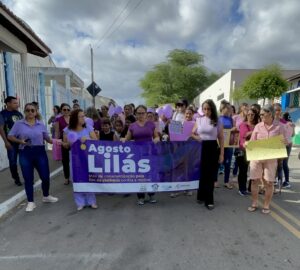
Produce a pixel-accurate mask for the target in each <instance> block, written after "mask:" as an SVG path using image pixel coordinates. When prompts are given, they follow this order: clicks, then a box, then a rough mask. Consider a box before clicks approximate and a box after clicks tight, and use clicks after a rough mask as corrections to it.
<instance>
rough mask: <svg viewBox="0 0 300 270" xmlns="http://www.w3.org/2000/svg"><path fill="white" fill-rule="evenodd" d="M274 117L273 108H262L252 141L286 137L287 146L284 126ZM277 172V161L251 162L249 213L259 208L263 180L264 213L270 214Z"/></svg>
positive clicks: (268, 106) (269, 106)
mask: <svg viewBox="0 0 300 270" xmlns="http://www.w3.org/2000/svg"><path fill="white" fill-rule="evenodd" d="M274 116H275V111H274V108H273V106H271V105H265V106H264V107H263V108H262V110H261V112H260V117H261V122H260V123H258V124H257V125H256V126H255V128H254V130H253V132H252V135H251V139H250V140H251V141H253V140H262V139H268V138H271V137H274V136H278V135H282V136H284V140H283V142H284V143H285V144H287V139H286V135H285V129H284V125H282V124H281V123H279V122H278V121H274ZM246 147H247V146H246ZM276 170H277V159H269V160H254V161H250V179H251V182H252V183H251V194H252V205H251V206H250V207H249V208H248V211H250V212H254V211H255V210H256V209H257V207H258V191H259V190H258V185H259V183H260V180H261V179H262V180H263V183H264V186H265V189H266V191H265V200H264V204H263V209H262V213H263V214H269V213H270V202H271V200H272V196H273V192H274V181H275V177H276Z"/></svg>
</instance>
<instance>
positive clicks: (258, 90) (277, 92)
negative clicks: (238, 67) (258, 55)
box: [233, 65, 288, 100]
mask: <svg viewBox="0 0 300 270" xmlns="http://www.w3.org/2000/svg"><path fill="white" fill-rule="evenodd" d="M287 89H288V83H287V81H286V80H285V79H284V78H283V77H282V73H281V69H280V66H278V65H270V66H267V67H266V68H264V69H262V70H260V71H258V72H255V73H253V74H252V75H250V76H249V77H248V78H247V79H246V80H245V81H244V83H243V84H242V85H241V87H240V88H239V89H237V90H236V91H235V92H234V93H233V98H234V99H235V100H241V99H243V98H250V99H260V98H262V99H264V100H265V99H266V98H269V99H273V98H275V97H280V96H281V95H282V94H283V93H284V92H286V91H287Z"/></svg>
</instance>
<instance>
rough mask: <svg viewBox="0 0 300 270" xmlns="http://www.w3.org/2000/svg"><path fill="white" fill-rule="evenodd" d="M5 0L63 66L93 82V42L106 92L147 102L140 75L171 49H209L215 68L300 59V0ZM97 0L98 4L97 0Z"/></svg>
mask: <svg viewBox="0 0 300 270" xmlns="http://www.w3.org/2000/svg"><path fill="white" fill-rule="evenodd" d="M139 2H140V0H130V1H128V0H111V1H100V0H99V1H79V0H64V1H60V0H52V1H49V0H31V1H23V0H5V1H4V3H5V4H7V5H8V7H9V8H10V9H11V10H12V11H13V12H14V13H15V14H16V15H17V16H19V17H21V18H22V19H23V20H24V21H26V23H28V24H29V25H30V26H31V27H32V29H33V30H34V31H35V32H36V33H37V34H38V35H39V36H40V37H41V38H42V39H43V41H44V42H45V43H46V44H47V45H48V46H49V47H50V48H51V49H52V51H53V54H52V58H53V59H54V61H55V62H56V64H57V65H58V66H63V67H69V68H71V69H72V70H73V71H74V72H75V73H77V75H78V76H80V77H81V78H82V79H83V80H84V82H85V84H86V86H87V85H88V84H89V83H90V49H89V48H90V47H89V46H90V44H92V46H93V47H94V55H95V60H94V63H95V80H96V82H97V83H98V84H99V85H100V86H101V88H102V89H103V91H102V94H103V95H106V96H109V97H112V98H115V99H117V101H118V102H119V103H120V104H124V103H127V102H132V101H133V102H135V103H142V102H143V100H142V98H141V97H140V94H141V91H142V90H141V89H140V87H139V80H140V79H141V78H142V77H143V76H144V74H145V72H146V71H148V70H149V69H151V68H152V67H153V66H154V65H155V64H157V63H159V62H162V61H164V60H165V57H166V55H167V54H168V52H169V51H170V50H172V49H175V48H179V49H181V48H185V49H190V50H193V51H197V52H199V53H200V54H203V55H204V56H205V57H204V60H205V63H204V64H205V65H206V66H207V67H208V69H209V70H211V71H215V72H227V71H228V70H229V69H231V68H261V67H263V66H265V65H267V64H271V63H279V64H281V65H282V67H283V68H290V69H291V68H298V69H299V66H300V64H299V63H300V54H299V49H298V48H299V46H298V44H299V42H300V35H299V34H298V29H300V19H299V14H298V13H299V10H300V1H298V0H289V1H285V2H284V5H283V4H282V1H280V0H264V1H261V0H243V1H240V0H226V1H225V0H214V1H208V0H152V1H146V0H144V1H142V2H140V4H139ZM91 3H93V4H91Z"/></svg>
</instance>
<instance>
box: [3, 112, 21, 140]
mask: <svg viewBox="0 0 300 270" xmlns="http://www.w3.org/2000/svg"><path fill="white" fill-rule="evenodd" d="M1 116H2V117H3V120H4V132H5V134H6V136H7V134H8V133H9V131H10V130H11V129H12V127H13V125H14V124H15V122H17V121H19V120H21V119H22V118H23V115H22V114H21V113H20V112H19V111H8V110H3V111H1Z"/></svg>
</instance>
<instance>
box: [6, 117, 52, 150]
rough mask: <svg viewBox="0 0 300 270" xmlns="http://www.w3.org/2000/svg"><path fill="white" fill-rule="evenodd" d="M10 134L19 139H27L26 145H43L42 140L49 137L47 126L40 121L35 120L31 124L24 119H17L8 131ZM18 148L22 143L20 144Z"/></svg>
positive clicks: (22, 146) (21, 146)
mask: <svg viewBox="0 0 300 270" xmlns="http://www.w3.org/2000/svg"><path fill="white" fill-rule="evenodd" d="M8 135H10V136H15V137H16V138H18V139H19V140H28V145H44V140H45V139H48V138H49V134H48V132H47V128H46V126H45V125H44V123H43V122H42V121H39V120H36V121H35V124H34V125H33V126H31V125H29V123H28V122H27V121H26V120H25V119H22V120H19V121H17V122H16V123H15V124H14V125H13V127H12V129H11V130H10V132H9V133H8ZM19 148H20V149H22V148H24V145H21V144H20V147H19Z"/></svg>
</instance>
